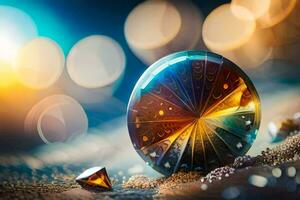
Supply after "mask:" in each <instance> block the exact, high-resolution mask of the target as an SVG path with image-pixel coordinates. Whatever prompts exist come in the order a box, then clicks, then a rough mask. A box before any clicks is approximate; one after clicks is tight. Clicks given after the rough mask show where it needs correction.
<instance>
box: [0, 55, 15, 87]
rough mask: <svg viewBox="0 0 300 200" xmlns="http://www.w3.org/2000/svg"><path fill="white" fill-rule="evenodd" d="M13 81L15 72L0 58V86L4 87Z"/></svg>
mask: <svg viewBox="0 0 300 200" xmlns="http://www.w3.org/2000/svg"><path fill="white" fill-rule="evenodd" d="M14 82H15V74H14V72H13V69H12V67H11V65H10V64H8V63H5V62H1V60H0V88H6V87H9V86H11V85H13V84H14Z"/></svg>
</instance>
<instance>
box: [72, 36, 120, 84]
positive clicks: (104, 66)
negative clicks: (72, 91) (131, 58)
mask: <svg viewBox="0 0 300 200" xmlns="http://www.w3.org/2000/svg"><path fill="white" fill-rule="evenodd" d="M125 64H126V57H125V54H124V51H123V49H122V47H121V46H120V45H119V44H118V43H117V42H116V41H115V40H113V39H112V38H110V37H107V36H103V35H93V36H89V37H86V38H84V39H82V40H80V41H79V42H78V43H76V44H75V45H74V47H73V48H72V49H71V51H70V53H69V55H68V57H67V71H68V74H69V76H70V78H71V79H72V80H73V81H74V82H75V83H76V84H78V85H79V86H82V87H85V88H101V87H105V86H108V85H111V84H113V83H114V82H115V81H117V80H118V79H119V78H120V77H121V76H122V74H123V72H124V70H125Z"/></svg>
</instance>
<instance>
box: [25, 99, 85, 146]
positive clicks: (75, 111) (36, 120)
mask: <svg viewBox="0 0 300 200" xmlns="http://www.w3.org/2000/svg"><path fill="white" fill-rule="evenodd" d="M24 127H25V128H24V129H25V132H26V133H27V134H38V135H39V136H40V139H41V140H42V141H43V142H44V143H52V142H64V141H66V140H68V139H70V138H73V137H76V136H78V135H81V134H84V133H86V132H87V129H88V119H87V116H86V113H85V111H84V110H83V108H82V107H81V105H80V104H79V103H78V102H77V101H76V100H74V99H73V98H71V97H69V96H66V95H53V96H49V97H46V98H44V99H43V100H41V101H40V102H38V103H37V104H36V105H35V106H33V107H32V109H31V110H30V111H29V113H28V114H27V116H26V120H25V125H24Z"/></svg>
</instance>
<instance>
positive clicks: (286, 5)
mask: <svg viewBox="0 0 300 200" xmlns="http://www.w3.org/2000/svg"><path fill="white" fill-rule="evenodd" d="M296 4H297V0H272V1H271V2H270V6H269V9H268V12H267V13H265V14H264V15H262V16H261V17H259V18H258V19H257V24H258V26H259V27H261V28H269V27H272V26H275V25H277V24H278V23H280V22H282V21H283V20H284V19H285V18H286V17H287V16H288V15H289V14H291V12H292V11H293V10H294V9H295V8H296Z"/></svg>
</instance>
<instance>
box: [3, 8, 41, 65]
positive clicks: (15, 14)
mask: <svg viewBox="0 0 300 200" xmlns="http://www.w3.org/2000/svg"><path fill="white" fill-rule="evenodd" d="M37 35H38V31H37V28H36V25H35V23H34V21H33V20H32V19H31V17H30V16H28V15H27V14H26V13H24V12H23V11H21V10H19V9H17V8H14V7H10V6H2V5H0V61H2V62H6V63H9V64H10V63H11V62H12V61H13V59H14V57H15V56H16V54H17V51H18V50H19V48H20V47H21V46H22V45H23V44H24V43H25V42H27V41H29V40H31V39H33V38H35V37H36V36H37Z"/></svg>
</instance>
